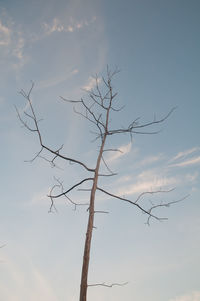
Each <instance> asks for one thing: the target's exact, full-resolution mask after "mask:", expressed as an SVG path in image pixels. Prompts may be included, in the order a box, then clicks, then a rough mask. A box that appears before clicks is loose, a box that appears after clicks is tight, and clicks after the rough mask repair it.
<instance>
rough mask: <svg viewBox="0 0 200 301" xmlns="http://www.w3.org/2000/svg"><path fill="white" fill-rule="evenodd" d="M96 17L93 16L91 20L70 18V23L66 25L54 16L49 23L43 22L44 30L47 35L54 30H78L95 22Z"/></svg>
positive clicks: (70, 31)
mask: <svg viewBox="0 0 200 301" xmlns="http://www.w3.org/2000/svg"><path fill="white" fill-rule="evenodd" d="M95 20H96V17H95V16H94V17H93V18H92V19H91V20H89V21H87V20H85V21H80V22H77V21H74V20H72V21H71V22H70V24H68V25H66V24H64V22H62V21H61V20H60V19H59V18H54V19H53V21H52V22H51V23H44V24H43V26H44V31H45V33H46V34H47V35H51V34H53V33H55V32H69V33H72V32H74V31H77V30H80V29H82V28H83V27H85V26H89V25H90V24H91V23H93V22H95Z"/></svg>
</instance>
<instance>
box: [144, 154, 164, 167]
mask: <svg viewBox="0 0 200 301" xmlns="http://www.w3.org/2000/svg"><path fill="white" fill-rule="evenodd" d="M163 158H164V155H163V154H158V155H155V156H149V157H146V158H144V160H142V161H141V162H140V165H141V166H144V165H150V164H153V163H155V162H158V161H160V160H162V159H163Z"/></svg>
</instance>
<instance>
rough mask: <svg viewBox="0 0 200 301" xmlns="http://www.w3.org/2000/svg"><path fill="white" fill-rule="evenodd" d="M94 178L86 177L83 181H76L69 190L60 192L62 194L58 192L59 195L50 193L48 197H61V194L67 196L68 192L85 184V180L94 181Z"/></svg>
mask: <svg viewBox="0 0 200 301" xmlns="http://www.w3.org/2000/svg"><path fill="white" fill-rule="evenodd" d="M93 180H94V178H86V179H83V180H82V181H80V182H78V183H76V184H75V185H73V186H72V187H70V188H69V189H68V190H66V191H64V192H62V193H60V194H57V195H51V194H50V195H48V197H51V198H52V199H56V198H59V197H61V196H66V194H67V193H69V192H70V191H72V190H73V189H74V188H76V187H78V186H80V185H81V184H83V183H84V182H86V181H93Z"/></svg>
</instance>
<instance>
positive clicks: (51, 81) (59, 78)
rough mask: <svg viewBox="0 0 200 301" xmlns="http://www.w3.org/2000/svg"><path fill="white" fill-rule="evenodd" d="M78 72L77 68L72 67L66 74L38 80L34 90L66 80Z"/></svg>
mask: <svg viewBox="0 0 200 301" xmlns="http://www.w3.org/2000/svg"><path fill="white" fill-rule="evenodd" d="M78 72H79V70H78V69H74V70H72V71H71V72H69V73H68V74H65V75H62V76H57V77H52V78H49V79H46V80H42V81H40V82H39V84H38V87H37V86H36V87H35V89H36V90H41V89H46V88H49V87H54V86H57V85H59V84H61V83H63V82H65V81H67V80H68V79H69V78H71V77H72V76H73V75H76V74H77V73H78Z"/></svg>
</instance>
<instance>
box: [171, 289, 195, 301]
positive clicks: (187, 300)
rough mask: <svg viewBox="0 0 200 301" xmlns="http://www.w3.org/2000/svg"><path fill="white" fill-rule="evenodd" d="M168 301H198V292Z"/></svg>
mask: <svg viewBox="0 0 200 301" xmlns="http://www.w3.org/2000/svg"><path fill="white" fill-rule="evenodd" d="M169 301H200V291H197V292H192V293H191V294H186V295H182V296H179V297H175V298H172V299H170V300H169Z"/></svg>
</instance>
